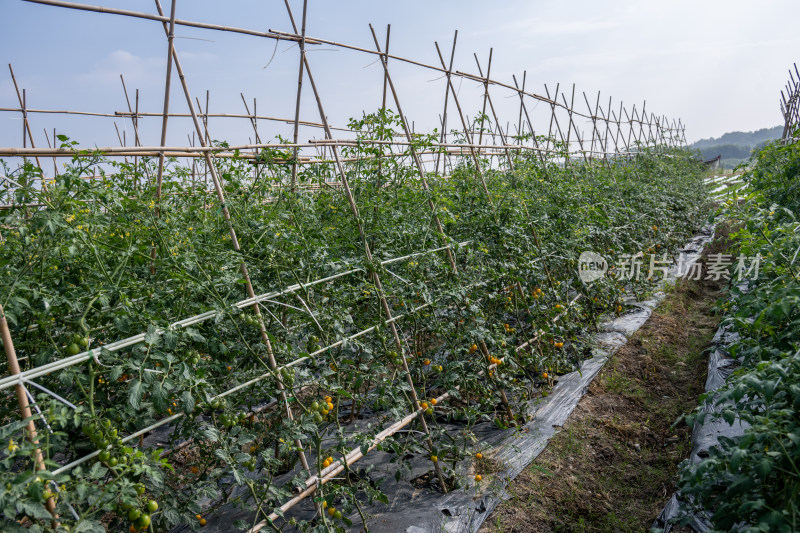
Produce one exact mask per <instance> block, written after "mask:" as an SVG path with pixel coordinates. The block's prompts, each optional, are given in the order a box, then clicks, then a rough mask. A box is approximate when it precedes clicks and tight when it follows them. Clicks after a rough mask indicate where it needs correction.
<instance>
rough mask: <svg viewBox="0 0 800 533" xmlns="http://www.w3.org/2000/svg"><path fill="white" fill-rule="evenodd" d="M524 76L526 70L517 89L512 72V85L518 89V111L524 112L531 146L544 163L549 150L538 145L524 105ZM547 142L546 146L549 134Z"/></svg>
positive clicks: (548, 140) (515, 79)
mask: <svg viewBox="0 0 800 533" xmlns="http://www.w3.org/2000/svg"><path fill="white" fill-rule="evenodd" d="M526 76H527V71H525V72H523V75H522V89H519V85H518V84H517V77H516V75H513V74H512V75H511V77H512V79H513V80H514V86H515V87H517V88H518V89H519V90H518V91H517V94H518V95H519V106H520V113H522V112H523V111H524V112H525V120H527V121H528V128H529V129H530V130H531V139H532V140H533V148H532V149H534V150H537V151H538V153H539V159H540V160H541V161H542V164H544V162H545V155H544V154H546V153H548V151H549V150H546V149H542V147H541V146H539V140H538V139H537V138H536V131H535V130H534V129H533V122H531V116H530V115H529V114H528V106H526V105H525V78H526ZM520 124H522V115H520ZM523 128H524V126H523ZM521 130H522V128H520V131H521ZM547 143H548V146H549V144H550V138H549V136H548V139H547ZM525 148H529V147H527V146H526V147H525Z"/></svg>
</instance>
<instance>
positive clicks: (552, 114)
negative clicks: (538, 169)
mask: <svg viewBox="0 0 800 533" xmlns="http://www.w3.org/2000/svg"><path fill="white" fill-rule="evenodd" d="M560 85H561V84H560V83H556V90H555V93H554V94H553V99H554V100H558V89H559V87H560ZM544 90H545V92H546V93H547V97H548V98H550V90H549V89H548V88H547V84H546V83H545V84H544ZM556 107H558V106H557V105H556V104H552V103H551V104H550V111H551V112H550V127H549V128H548V129H547V139H548V144H549V143H550V139H551V138H552V137H553V122H555V124H556V131H558V138H559V139H561V143H562V144H563V145H564V146H565V147H566V149H567V151H569V144H568V143H567V142H565V141H564V134H563V133H562V131H561V124H559V122H558V117H557V116H556Z"/></svg>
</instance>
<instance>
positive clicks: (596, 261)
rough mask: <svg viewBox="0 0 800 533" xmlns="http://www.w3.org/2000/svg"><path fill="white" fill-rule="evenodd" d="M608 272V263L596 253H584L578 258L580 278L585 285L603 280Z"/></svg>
mask: <svg viewBox="0 0 800 533" xmlns="http://www.w3.org/2000/svg"><path fill="white" fill-rule="evenodd" d="M606 272H608V262H607V261H606V260H605V258H604V257H603V256H602V255H600V254H597V253H595V252H583V253H582V254H581V256H580V257H579V258H578V276H579V277H580V278H581V281H583V282H584V283H591V282H593V281H597V280H598V279H600V278H602V277H603V276H605V275H606Z"/></svg>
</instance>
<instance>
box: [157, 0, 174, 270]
mask: <svg viewBox="0 0 800 533" xmlns="http://www.w3.org/2000/svg"><path fill="white" fill-rule="evenodd" d="M176 1H177V0H172V11H171V12H170V16H169V30H168V32H167V74H166V81H165V82H164V116H163V118H162V120H161V146H166V145H167V120H168V119H169V91H170V86H171V82H172V57H173V56H174V55H175V54H174V52H175V3H176ZM163 176H164V153H163V152H162V153H161V155H159V156H158V176H157V179H156V206H155V207H156V218H158V217H159V216H161V181H162V178H163ZM152 254H153V259H155V247H153V252H152Z"/></svg>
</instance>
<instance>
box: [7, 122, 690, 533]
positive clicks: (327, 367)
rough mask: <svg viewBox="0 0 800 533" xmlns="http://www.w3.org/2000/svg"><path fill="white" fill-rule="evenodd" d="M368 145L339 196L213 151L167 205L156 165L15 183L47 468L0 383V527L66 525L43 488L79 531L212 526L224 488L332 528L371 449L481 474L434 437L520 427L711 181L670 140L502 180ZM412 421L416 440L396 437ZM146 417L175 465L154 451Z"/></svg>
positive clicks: (74, 171)
mask: <svg viewBox="0 0 800 533" xmlns="http://www.w3.org/2000/svg"><path fill="white" fill-rule="evenodd" d="M386 120H392V119H391V116H389V118H388V119H387V118H386V116H385V115H379V118H374V117H373V123H374V124H378V125H380V124H381V123H382V122H381V121H386ZM364 126H365V125H364V124H360V128H361V129H362V130H363V129H364ZM425 142H426V140H425V139H420V140H419V143H420V144H424V143H425ZM363 146H364V147H357V148H353V149H351V150H350V151H349V152H348V153H347V154H346V155H347V156H348V157H349V158H353V159H354V160H356V162H353V163H348V164H347V166H346V167H345V168H344V171H345V177H346V180H345V181H346V183H344V184H342V183H336V184H333V183H332V182H334V181H336V182H341V181H342V180H341V175H340V174H338V173H337V172H336V171H335V170H336V169H335V167H334V166H333V165H330V166H329V165H314V166H308V167H304V168H303V169H301V171H300V180H299V182H300V183H301V184H315V185H317V187H314V188H304V187H299V188H297V189H296V190H291V189H290V188H287V187H284V186H282V185H281V184H282V183H286V182H287V181H288V178H289V177H290V176H291V164H269V163H265V164H263V165H258V166H255V167H254V166H253V165H251V164H249V163H247V162H245V161H242V160H237V159H233V160H228V161H217V162H216V164H217V168H218V173H219V176H220V181H221V183H220V185H221V192H222V193H223V195H224V203H221V202H220V201H219V200H218V196H217V195H216V194H215V193H214V191H208V190H206V189H204V188H201V187H196V186H193V185H192V184H193V183H195V180H192V179H191V176H189V173H190V169H187V168H183V167H180V166H179V165H178V164H177V163H176V162H174V161H173V162H171V163H170V164H169V165H168V166H167V170H166V172H165V174H164V176H163V185H162V188H161V195H160V197H159V196H158V195H157V194H156V187H157V186H156V184H155V182H156V179H155V176H156V168H155V164H154V162H153V161H149V160H146V159H141V160H138V161H136V162H126V163H123V162H109V161H105V160H103V159H102V158H100V157H97V156H93V155H91V154H86V155H81V156H76V157H75V158H74V160H73V161H72V162H71V164H69V165H67V166H66V167H65V168H64V170H63V172H62V174H61V175H60V176H59V177H58V178H57V179H56V180H55V181H54V182H53V183H51V184H50V186H49V187H48V190H47V192H46V193H44V192H42V191H41V190H39V189H38V188H37V187H34V186H33V185H29V184H31V183H35V180H33V179H32V178H33V177H35V176H36V174H37V172H38V169H36V168H35V167H33V166H30V165H28V166H24V167H21V168H19V169H14V170H11V169H7V174H8V175H9V177H10V178H11V179H13V180H14V181H15V182H16V183H18V184H19V185H20V188H19V189H18V190H17V191H16V194H17V197H18V200H19V201H20V202H24V201H28V200H36V201H37V202H38V203H42V204H44V206H43V207H41V208H34V207H20V208H17V209H12V210H6V211H4V212H2V215H0V216H1V217H2V218H1V219H0V225H2V230H1V231H2V237H3V238H2V240H0V272H1V273H2V275H1V276H0V287H1V288H2V290H0V304H2V306H3V309H4V311H5V317H6V320H7V321H8V324H9V325H10V329H11V337H12V339H13V342H14V345H15V347H16V353H17V356H18V357H19V358H20V361H21V367H22V371H23V373H22V375H23V377H24V378H25V379H27V380H28V382H27V383H26V387H27V389H28V391H29V392H30V394H31V395H32V398H33V399H34V400H35V407H34V414H35V418H36V424H37V429H38V432H39V443H38V446H39V447H40V448H41V449H42V450H43V452H44V457H45V465H46V469H45V470H39V471H37V470H36V469H35V468H34V466H33V463H32V462H31V456H32V455H31V454H32V453H33V449H34V448H35V446H34V445H33V444H32V443H30V442H28V441H27V440H26V439H24V438H23V432H22V427H23V423H22V422H19V410H18V407H17V399H16V397H15V396H14V395H13V394H12V388H13V387H14V385H15V384H16V383H18V378H10V379H0V389H2V390H4V391H5V394H4V395H3V397H2V405H0V416H2V419H3V422H4V424H5V425H4V426H3V427H2V429H0V438H1V439H2V442H4V443H7V446H5V448H6V450H5V452H3V454H2V459H0V462H2V470H1V471H0V476H2V486H0V508H2V512H3V515H4V519H5V520H6V523H5V524H6V525H5V526H4V530H9V531H13V530H14V528H15V527H19V528H22V527H23V526H24V527H27V528H29V529H31V530H47V529H49V528H53V527H56V526H54V522H53V520H52V515H51V513H50V512H48V508H47V506H46V504H47V502H48V500H49V501H50V502H52V503H54V504H55V513H56V514H57V515H58V517H59V518H58V523H59V525H58V526H57V527H61V528H66V527H69V528H71V530H72V531H95V530H97V531H104V530H106V529H108V530H113V531H117V530H120V529H121V528H125V529H128V528H130V529H131V530H137V531H143V530H148V531H150V530H152V531H166V530H168V529H169V528H171V527H174V526H176V525H178V524H190V525H191V526H192V527H202V526H203V524H205V521H206V518H205V517H206V516H207V514H208V513H209V512H211V511H213V509H214V508H215V507H216V506H218V505H222V504H224V503H230V501H231V500H237V501H242V502H244V501H245V500H246V501H247V502H248V505H250V506H251V507H252V508H253V509H254V510H255V511H256V513H255V516H256V518H255V521H256V522H260V521H262V520H264V519H267V522H269V523H271V520H270V515H272V517H271V518H272V519H274V518H275V517H276V516H282V515H283V514H284V513H283V512H280V511H279V512H276V513H275V514H274V515H273V514H272V513H273V512H274V511H275V510H276V509H278V508H279V507H280V506H281V505H283V504H286V502H288V501H292V499H293V498H294V497H295V495H296V492H294V489H295V488H296V487H299V488H300V489H306V488H307V487H309V491H310V492H313V493H314V494H313V495H312V498H313V499H314V500H315V502H316V504H317V510H318V512H317V514H316V516H315V518H314V519H312V520H311V521H309V522H304V523H302V524H298V527H300V528H301V529H304V530H315V529H317V528H319V529H320V530H324V531H329V530H334V529H337V528H343V527H346V526H347V524H348V523H349V522H350V518H348V516H353V513H357V514H358V515H361V516H359V519H361V520H366V521H367V522H368V517H366V516H364V515H363V508H362V503H363V502H364V501H367V500H370V501H373V500H377V501H382V500H383V499H385V496H383V495H382V493H381V492H380V487H379V486H378V487H376V486H373V485H372V484H370V483H368V482H366V481H364V480H363V478H360V477H358V476H349V475H344V476H342V475H338V476H330V475H328V474H330V473H331V472H340V471H342V470H344V471H345V473H348V472H349V471H350V466H349V464H347V463H349V462H351V461H350V460H349V459H352V458H353V457H355V456H356V455H358V454H355V453H353V452H352V450H354V449H358V448H361V453H366V452H367V451H368V450H369V449H370V448H372V447H373V446H375V445H377V446H378V447H379V448H380V449H382V450H384V451H391V452H393V453H395V454H396V456H397V465H398V466H397V475H398V476H403V475H406V470H404V467H403V457H406V456H408V455H409V454H410V455H416V454H423V455H424V456H425V457H428V458H429V459H430V461H431V465H432V472H434V473H435V478H436V479H437V482H436V485H437V486H439V487H440V490H449V489H451V488H453V487H456V486H463V485H464V484H474V483H480V482H481V481H482V476H481V475H480V473H479V475H478V476H476V477H475V479H469V480H464V479H459V478H458V476H456V475H455V465H456V463H457V462H458V461H459V460H461V459H463V458H464V457H469V456H473V455H474V454H475V453H479V452H480V450H475V449H472V443H471V441H470V439H466V438H465V439H461V440H458V441H456V440H453V439H450V438H448V437H447V436H446V435H444V434H443V430H442V429H441V426H440V423H443V422H445V421H457V422H458V423H460V424H462V425H463V426H464V428H465V434H466V435H468V434H469V431H470V429H469V428H470V427H472V426H473V425H474V424H476V423H477V422H480V421H485V420H492V421H494V422H495V423H496V424H497V425H498V426H499V427H515V426H518V425H519V424H521V423H522V422H524V421H525V417H524V414H523V412H524V410H523V408H522V407H523V406H524V404H525V402H526V401H527V400H529V399H531V398H534V397H536V396H538V395H540V394H541V393H542V392H543V391H545V392H546V390H547V388H548V387H549V386H550V385H552V380H553V378H554V377H556V376H557V375H558V374H560V373H564V372H568V371H571V370H572V369H574V368H575V367H576V365H577V364H579V362H580V361H581V360H582V358H584V356H585V355H586V354H588V350H589V346H588V341H587V337H588V335H587V333H588V332H589V331H591V330H592V329H593V328H594V327H595V325H596V323H597V321H598V319H599V317H600V316H601V315H603V314H609V313H612V314H613V313H623V312H624V311H625V309H624V307H623V305H622V303H621V302H622V296H623V295H624V292H625V291H636V292H644V291H646V290H647V289H648V287H649V286H650V283H651V282H652V280H647V279H646V277H647V266H648V265H649V264H651V263H650V261H651V259H653V260H655V259H658V260H659V261H661V260H663V259H665V257H664V254H668V253H672V252H673V251H675V249H676V248H677V246H679V245H680V244H681V243H682V242H684V241H685V240H686V238H687V237H688V236H689V235H691V233H692V231H693V230H694V229H696V228H697V226H698V225H699V223H700V221H701V218H702V214H703V203H704V199H705V189H704V186H703V183H702V180H701V179H700V175H701V169H700V168H699V166H698V164H697V163H696V162H695V161H694V160H693V159H692V158H691V157H689V156H688V155H687V154H686V153H685V152H683V151H680V150H676V149H665V148H663V147H658V148H653V149H643V150H642V151H641V153H640V154H639V155H636V156H634V157H632V158H628V159H620V160H616V161H615V160H610V161H596V162H580V163H577V162H576V163H572V164H569V165H566V166H565V165H563V164H556V163H555V162H554V160H548V159H545V160H544V161H543V160H542V159H540V158H539V157H538V156H534V157H528V156H517V157H515V158H514V166H513V168H504V169H501V170H489V166H488V165H487V164H486V163H487V162H485V161H478V164H479V165H480V166H479V167H476V166H475V165H476V162H475V161H474V160H473V159H471V158H470V159H466V158H465V159H464V160H463V161H461V162H459V164H458V165H457V166H456V167H455V168H454V169H453V171H452V172H451V173H450V175H449V176H448V177H447V178H438V177H434V176H431V177H429V179H428V181H427V183H424V182H423V181H422V180H421V179H420V178H419V176H418V175H417V174H416V173H415V170H414V168H413V167H412V166H409V165H408V163H409V160H408V159H405V160H404V159H403V158H392V159H382V158H376V157H374V156H375V155H379V154H376V153H375V148H374V146H373V147H370V148H365V147H367V146H368V145H367V144H365V145H363ZM381 149H383V148H381ZM281 155H290V154H280V153H275V152H272V153H268V154H264V158H263V159H264V161H270V160H271V159H277V157H276V156H281ZM409 155H410V154H409ZM104 172H108V175H107V176H103V177H101V178H97V179H92V180H86V179H83V178H82V176H85V175H87V174H91V175H94V174H103V173H104ZM143 183H146V184H149V186H146V187H143V186H142V185H141V184H143ZM227 213H229V214H230V224H229V223H228V221H227V219H226V214H227ZM234 240H236V241H238V248H239V249H238V250H237V249H236V248H237V247H235V246H234ZM583 251H594V252H596V253H598V254H601V255H602V256H603V257H605V258H606V260H607V261H608V263H609V264H611V265H615V264H617V265H620V266H618V268H617V271H619V270H624V259H625V258H626V254H627V255H630V254H634V253H637V252H642V253H643V256H642V257H641V264H642V265H643V267H642V269H641V275H639V276H638V277H637V276H628V277H630V278H632V279H625V277H624V276H618V277H612V276H606V277H603V278H601V279H599V280H597V281H595V282H593V283H590V284H585V283H583V282H582V281H581V280H580V278H579V276H578V257H579V255H580V254H581V253H582V252H583ZM242 265H244V266H245V269H246V272H247V278H244V277H243V268H242ZM613 271H614V269H613V268H612V272H613ZM618 273H619V272H618ZM248 279H249V280H250V282H251V283H252V287H253V294H249V293H248V291H247V287H248V282H247V280H248ZM254 295H255V298H253V297H252V296H254ZM254 305H257V306H258V313H255V312H254V311H255V308H254V307H253V306H254ZM520 347H521V348H520ZM5 348H6V349H8V347H7V346H6V347H5ZM34 384H35V385H34ZM437 398H442V399H445V398H446V399H447V400H448V401H438V400H437ZM39 410H40V411H41V416H39V415H37V414H36V413H38V412H39ZM410 413H411V414H416V417H415V418H413V419H410V420H407V421H406V423H407V424H410V427H411V428H413V429H415V431H407V432H402V433H393V432H392V431H388V433H387V428H389V429H391V428H392V427H395V426H396V425H397V422H398V421H402V420H404V418H405V417H408V416H409V414H410ZM365 421H368V422H365ZM359 422H362V423H360V424H359ZM159 425H161V429H162V430H163V429H164V428H169V432H168V434H167V435H168V436H167V437H166V438H167V439H168V441H169V442H168V443H167V444H166V446H165V447H166V448H168V451H167V452H164V451H163V449H162V448H158V449H152V448H151V447H148V445H147V444H146V443H145V440H144V439H145V437H146V436H147V435H148V434H149V433H148V431H149V430H150V429H152V428H153V427H154V426H159ZM139 433H141V437H139V436H138V434H139ZM131 436H132V437H131ZM376 437H378V438H377V439H376ZM384 437H385V439H384ZM348 454H349V455H348ZM64 465H67V467H66V468H65V467H64ZM256 473H257V475H255V474H256ZM287 473H288V474H287ZM318 474H319V475H320V477H321V478H324V479H323V481H325V484H322V485H321V487H320V488H318V489H317V490H316V491H314V488H315V481H314V480H315V479H316V478H315V477H314V476H317V475H318ZM281 475H283V478H282V479H285V478H286V477H287V476H288V481H286V482H282V483H276V482H275V481H274V479H275V478H276V477H277V476H281ZM329 478H330V479H331V480H330V482H328V480H329ZM51 480H52V481H51ZM239 488H244V489H246V490H245V493H244V494H246V497H244V496H242V494H243V492H242V491H241V490H239ZM280 521H281V519H277V523H279V522H280ZM238 525H239V526H242V527H249V526H252V525H253V524H252V523H250V524H238Z"/></svg>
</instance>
